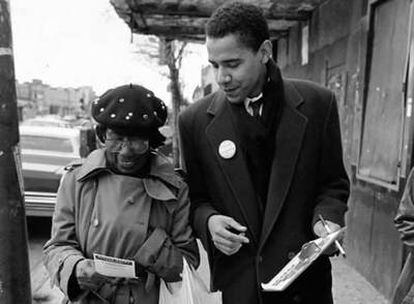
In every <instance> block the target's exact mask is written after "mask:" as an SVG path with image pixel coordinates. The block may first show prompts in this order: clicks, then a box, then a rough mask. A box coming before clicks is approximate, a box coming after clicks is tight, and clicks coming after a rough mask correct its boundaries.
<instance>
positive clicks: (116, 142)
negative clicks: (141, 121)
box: [105, 137, 149, 154]
mask: <svg viewBox="0 0 414 304" xmlns="http://www.w3.org/2000/svg"><path fill="white" fill-rule="evenodd" d="M105 142H110V149H111V151H113V152H119V151H121V149H122V147H123V146H124V145H129V147H130V149H131V150H133V151H134V152H136V153H139V154H143V153H145V152H147V151H148V149H149V141H148V139H142V138H138V137H122V138H107V139H106V140H105Z"/></svg>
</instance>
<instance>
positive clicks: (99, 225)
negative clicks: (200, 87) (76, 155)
mask: <svg viewBox="0 0 414 304" xmlns="http://www.w3.org/2000/svg"><path fill="white" fill-rule="evenodd" d="M92 116H93V118H94V119H95V120H96V122H97V123H98V125H97V127H96V132H97V136H98V138H99V139H100V140H101V141H102V143H103V144H104V147H103V148H101V149H98V150H95V151H94V152H92V153H91V154H90V155H89V156H88V158H87V159H86V161H85V162H83V164H82V165H78V166H76V165H74V166H71V167H70V168H69V170H68V172H67V174H66V175H65V176H64V178H63V180H62V183H61V185H60V188H59V191H58V196H57V204H56V209H55V213H54V216H53V224H52V236H51V239H50V240H49V241H48V242H47V243H46V245H45V246H44V262H45V266H46V268H47V269H48V271H49V273H50V277H51V279H52V281H53V283H54V284H56V285H58V286H59V287H60V289H61V290H62V291H63V292H64V294H65V296H66V299H65V300H66V301H67V302H65V303H117V304H118V303H121V304H124V303H125V304H126V303H128V304H129V303H158V293H159V278H162V279H163V280H165V281H166V282H174V281H179V280H181V278H180V273H181V271H182V267H183V257H184V258H186V260H187V261H188V262H189V263H190V264H193V265H194V266H197V265H198V263H199V253H198V247H197V244H196V241H195V239H194V237H193V234H192V230H191V228H190V225H189V219H188V215H189V201H188V189H187V186H186V184H185V183H184V182H183V180H182V179H181V178H180V177H179V176H177V174H176V173H175V172H174V169H173V167H172V165H171V164H170V163H169V162H168V161H167V159H166V158H165V157H163V156H162V155H160V154H159V153H157V152H156V151H155V149H156V148H157V147H159V146H160V145H161V144H162V143H163V141H164V139H165V138H164V137H163V136H162V135H161V134H160V132H159V131H158V128H159V127H161V126H162V125H163V124H164V123H165V120H166V117H167V109H166V106H165V105H164V104H163V102H162V101H161V100H160V99H158V98H157V97H155V96H154V94H153V93H152V92H151V91H149V90H147V89H145V88H143V87H141V86H138V85H126V86H121V87H118V88H115V89H112V90H109V91H107V92H106V93H105V94H103V95H102V96H101V97H100V98H99V99H98V100H96V101H94V102H93V103H92ZM115 258H118V259H115ZM119 259H122V260H119ZM105 261H116V262H115V263H112V264H107V267H108V266H109V271H112V272H109V273H110V274H113V276H112V275H108V273H106V272H105V271H103V270H102V269H99V267H98V264H99V266H101V264H105ZM132 262H133V263H134V267H132V269H133V272H134V273H133V274H132V275H131V273H130V271H131V263H132ZM125 265H129V267H125ZM125 268H128V271H129V272H126V275H125V277H122V275H123V272H122V271H125ZM103 269H105V267H104V268H103ZM107 270H108V268H107ZM119 271H121V272H120V273H121V275H119ZM116 272H118V274H116ZM103 273H104V274H103Z"/></svg>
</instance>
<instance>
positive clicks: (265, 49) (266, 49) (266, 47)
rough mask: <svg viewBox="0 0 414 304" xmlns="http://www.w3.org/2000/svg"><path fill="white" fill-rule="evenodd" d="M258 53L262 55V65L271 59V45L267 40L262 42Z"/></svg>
mask: <svg viewBox="0 0 414 304" xmlns="http://www.w3.org/2000/svg"><path fill="white" fill-rule="evenodd" d="M259 51H260V52H261V54H262V63H263V64H266V63H267V62H268V61H269V59H270V58H272V54H273V45H272V42H271V41H270V40H269V39H266V40H265V41H263V42H262V45H261V46H260V49H259Z"/></svg>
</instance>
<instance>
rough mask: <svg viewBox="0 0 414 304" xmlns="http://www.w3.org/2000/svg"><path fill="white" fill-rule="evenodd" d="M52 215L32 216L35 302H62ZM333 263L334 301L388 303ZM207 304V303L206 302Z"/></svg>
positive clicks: (340, 262) (353, 273) (341, 303)
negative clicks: (54, 271)
mask: <svg viewBox="0 0 414 304" xmlns="http://www.w3.org/2000/svg"><path fill="white" fill-rule="evenodd" d="M50 226H51V219H50V218H36V217H33V218H29V219H28V231H29V247H30V271H31V282H32V295H33V303H34V304H40V303H42V304H52V303H53V304H54V303H60V300H61V299H62V294H61V293H60V291H59V290H58V289H57V288H56V287H54V288H52V287H51V284H50V282H49V279H48V276H47V273H46V270H45V268H44V266H43V263H42V246H43V244H44V243H45V242H46V241H47V239H48V237H49V234H50ZM331 261H332V266H333V294H334V300H335V301H334V302H335V304H371V303H372V304H374V303H375V304H387V303H388V302H387V301H386V300H385V298H384V297H383V296H382V295H381V294H380V293H379V292H378V291H377V290H376V289H375V288H374V287H372V285H370V284H369V283H368V282H367V280H366V279H365V278H363V277H362V276H361V275H360V274H358V273H357V272H356V271H355V270H354V269H353V268H352V267H351V266H349V265H348V264H347V263H346V261H345V260H344V259H343V258H341V257H337V258H333V259H331ZM206 266H207V264H206V255H205V252H202V265H201V267H200V268H199V271H200V273H201V276H202V277H203V279H204V280H208V269H207V267H206ZM206 304H208V303H206Z"/></svg>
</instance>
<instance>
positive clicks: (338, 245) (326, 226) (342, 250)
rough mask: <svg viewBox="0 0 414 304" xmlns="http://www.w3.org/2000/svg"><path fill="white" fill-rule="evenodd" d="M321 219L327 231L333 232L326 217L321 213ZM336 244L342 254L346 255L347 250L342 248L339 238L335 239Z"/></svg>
mask: <svg viewBox="0 0 414 304" xmlns="http://www.w3.org/2000/svg"><path fill="white" fill-rule="evenodd" d="M319 219H320V220H321V222H322V225H323V226H324V227H325V230H326V232H328V233H332V230H331V229H330V228H329V226H328V224H327V223H326V221H325V219H324V218H323V217H322V215H320V214H319ZM335 246H336V248H338V250H339V252H340V253H341V254H342V256H343V257H346V253H345V250H344V249H343V248H342V246H341V244H340V243H339V242H338V240H335Z"/></svg>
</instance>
